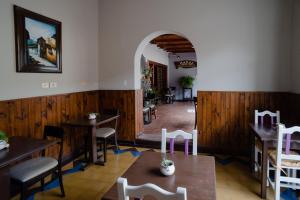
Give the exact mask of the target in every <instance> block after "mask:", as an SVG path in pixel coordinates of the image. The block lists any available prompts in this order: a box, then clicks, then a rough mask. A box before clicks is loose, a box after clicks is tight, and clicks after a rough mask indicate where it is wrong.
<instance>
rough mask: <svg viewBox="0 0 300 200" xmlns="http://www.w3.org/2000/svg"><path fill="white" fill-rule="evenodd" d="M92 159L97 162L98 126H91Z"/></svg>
mask: <svg viewBox="0 0 300 200" xmlns="http://www.w3.org/2000/svg"><path fill="white" fill-rule="evenodd" d="M90 133H91V134H90V137H89V138H90V159H91V162H93V163H96V162H97V141H96V127H95V126H93V127H91V130H90Z"/></svg>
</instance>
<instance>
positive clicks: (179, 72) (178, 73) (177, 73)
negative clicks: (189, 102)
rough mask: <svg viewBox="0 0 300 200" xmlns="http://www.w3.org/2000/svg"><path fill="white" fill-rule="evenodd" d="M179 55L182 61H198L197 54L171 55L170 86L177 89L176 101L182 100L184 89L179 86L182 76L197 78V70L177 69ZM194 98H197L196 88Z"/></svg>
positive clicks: (194, 88)
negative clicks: (176, 63)
mask: <svg viewBox="0 0 300 200" xmlns="http://www.w3.org/2000/svg"><path fill="white" fill-rule="evenodd" d="M177 55H178V56H180V60H194V61H197V58H196V54H195V53H177V54H176V55H173V54H169V71H168V73H169V76H168V78H169V86H170V87H176V99H177V100H181V99H182V88H181V87H180V85H179V82H178V81H179V79H180V77H182V76H192V77H196V75H197V68H185V69H184V68H178V69H176V67H175V64H174V62H175V61H178V59H177ZM193 96H197V90H196V87H195V86H193Z"/></svg>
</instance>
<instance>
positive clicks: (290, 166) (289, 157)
mask: <svg viewBox="0 0 300 200" xmlns="http://www.w3.org/2000/svg"><path fill="white" fill-rule="evenodd" d="M296 132H299V133H300V126H294V127H291V128H285V127H284V125H282V124H279V125H278V127H277V135H278V140H277V148H276V151H270V152H269V159H268V166H269V163H270V164H271V166H272V168H270V170H274V171H275V181H273V180H272V179H271V178H270V177H269V173H268V177H267V178H268V182H269V183H270V185H271V186H272V188H273V189H274V190H275V200H280V188H281V187H285V188H293V189H300V178H297V177H296V174H297V170H300V155H299V154H298V153H297V152H295V151H290V140H289V139H287V140H285V141H284V140H283V138H284V136H285V135H289V136H291V135H292V134H294V133H296ZM288 138H290V137H288ZM284 143H285V151H283V150H282V147H283V145H284ZM268 171H269V170H268ZM290 172H292V173H290Z"/></svg>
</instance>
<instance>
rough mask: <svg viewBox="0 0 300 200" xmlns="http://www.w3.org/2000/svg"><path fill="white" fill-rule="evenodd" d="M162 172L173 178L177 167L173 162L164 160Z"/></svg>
mask: <svg viewBox="0 0 300 200" xmlns="http://www.w3.org/2000/svg"><path fill="white" fill-rule="evenodd" d="M160 172H161V173H162V174H163V175H165V176H171V175H173V174H174V172H175V165H174V162H173V161H172V160H164V161H162V163H161V165H160Z"/></svg>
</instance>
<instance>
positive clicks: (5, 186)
mask: <svg viewBox="0 0 300 200" xmlns="http://www.w3.org/2000/svg"><path fill="white" fill-rule="evenodd" d="M0 194H1V199H3V200H6V199H7V200H9V199H10V176H9V169H8V167H4V168H1V169H0Z"/></svg>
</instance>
